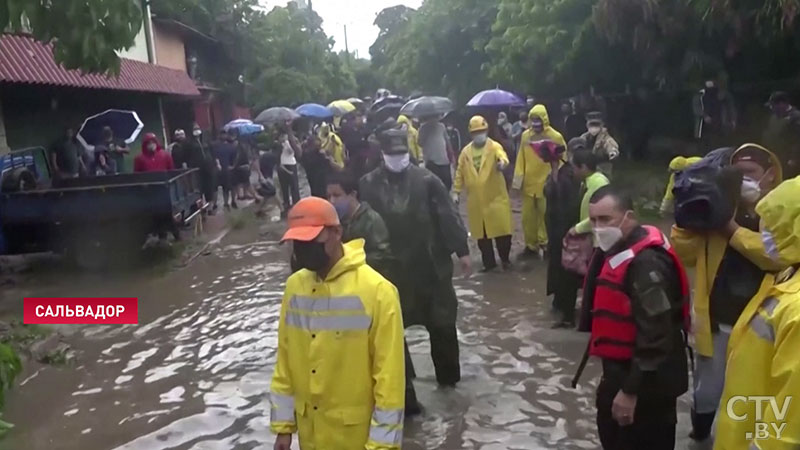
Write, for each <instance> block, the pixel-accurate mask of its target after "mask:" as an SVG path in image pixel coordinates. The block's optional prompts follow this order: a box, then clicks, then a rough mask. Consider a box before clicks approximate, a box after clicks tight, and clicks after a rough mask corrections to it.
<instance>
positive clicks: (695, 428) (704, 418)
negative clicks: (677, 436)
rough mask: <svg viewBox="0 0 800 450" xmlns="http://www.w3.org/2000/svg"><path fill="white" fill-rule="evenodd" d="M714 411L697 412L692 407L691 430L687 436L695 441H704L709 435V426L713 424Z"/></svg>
mask: <svg viewBox="0 0 800 450" xmlns="http://www.w3.org/2000/svg"><path fill="white" fill-rule="evenodd" d="M716 414H717V413H716V411H715V412H710V413H703V414H698V413H697V412H696V411H695V410H694V409H692V432H691V433H689V437H690V438H691V439H692V440H694V441H697V442H700V441H705V440H706V439H708V438H709V436H711V427H712V426H713V425H714V416H716Z"/></svg>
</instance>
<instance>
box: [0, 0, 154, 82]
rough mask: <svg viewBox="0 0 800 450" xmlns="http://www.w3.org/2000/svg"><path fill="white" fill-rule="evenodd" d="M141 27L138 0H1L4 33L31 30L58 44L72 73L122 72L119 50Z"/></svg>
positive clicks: (128, 44) (60, 55) (59, 54)
mask: <svg viewBox="0 0 800 450" xmlns="http://www.w3.org/2000/svg"><path fill="white" fill-rule="evenodd" d="M141 25H142V10H141V9H140V2H139V1H133V0H83V1H51V0H0V30H5V29H10V30H12V31H18V32H19V31H26V32H30V33H31V34H32V35H33V37H34V38H36V39H38V40H40V41H42V42H51V41H52V42H53V43H54V44H55V57H56V61H58V62H59V63H61V64H63V65H64V67H66V68H68V69H81V70H83V71H85V72H109V73H119V66H120V60H119V56H117V53H116V51H118V50H123V49H127V48H130V47H131V46H132V45H133V43H134V39H135V38H136V35H137V33H138V32H139V30H140V29H141Z"/></svg>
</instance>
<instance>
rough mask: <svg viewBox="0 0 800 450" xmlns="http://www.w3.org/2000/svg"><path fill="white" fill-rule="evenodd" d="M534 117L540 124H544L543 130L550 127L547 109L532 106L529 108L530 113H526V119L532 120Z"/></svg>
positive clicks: (541, 106)
mask: <svg viewBox="0 0 800 450" xmlns="http://www.w3.org/2000/svg"><path fill="white" fill-rule="evenodd" d="M534 116H536V117H538V118H540V119H542V123H544V127H545V128H549V127H550V115H549V114H547V108H546V107H545V106H544V105H542V104H539V105H534V107H533V108H531V110H530V112H529V113H528V117H529V118H533V117H534Z"/></svg>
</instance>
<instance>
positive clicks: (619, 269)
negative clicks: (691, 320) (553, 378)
mask: <svg viewBox="0 0 800 450" xmlns="http://www.w3.org/2000/svg"><path fill="white" fill-rule="evenodd" d="M643 228H644V229H645V230H647V233H648V234H647V236H646V237H644V238H643V239H641V240H639V241H638V242H636V243H635V244H633V245H632V246H631V247H629V248H627V249H625V250H623V251H621V252H618V253H616V254H613V255H608V256H606V259H605V262H604V263H603V268H602V269H601V271H600V275H599V276H598V277H597V287H596V288H595V294H594V309H593V310H592V338H591V345H590V346H589V353H590V354H591V355H593V356H598V357H600V358H608V359H615V360H623V361H624V360H629V359H631V358H633V350H634V346H635V344H636V325H635V323H634V318H633V312H632V308H631V299H630V297H629V296H628V294H627V293H626V292H625V275H626V274H627V272H628V267H629V266H630V264H631V262H632V261H633V260H634V258H636V255H638V254H639V253H640V252H641V251H642V250H644V249H646V248H650V247H662V248H664V249H665V250H666V251H667V253H668V254H669V255H670V256H671V257H672V259H673V261H674V263H675V267H676V268H677V269H678V273H679V276H680V279H681V291H682V294H683V295H684V296H688V295H689V281H688V279H687V277H686V271H685V270H684V269H683V265H682V264H681V263H680V261H679V260H678V256H677V255H676V254H675V251H674V250H673V249H672V246H670V244H669V241H668V240H667V238H666V237H664V235H663V234H662V233H661V231H660V230H659V229H658V228H656V227H653V226H647V225H645V226H644V227H643ZM683 312H684V317H685V318H686V317H688V313H689V309H688V302H686V303H684V311H683Z"/></svg>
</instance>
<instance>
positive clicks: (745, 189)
mask: <svg viewBox="0 0 800 450" xmlns="http://www.w3.org/2000/svg"><path fill="white" fill-rule="evenodd" d="M760 198H761V183H759V182H758V181H757V180H754V179H752V178H750V177H744V178H743V179H742V200H744V201H745V202H747V203H751V204H752V203H756V202H757V201H758V200H759V199H760Z"/></svg>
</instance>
